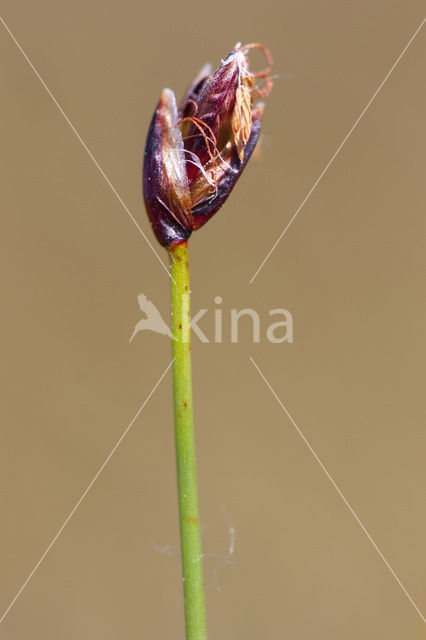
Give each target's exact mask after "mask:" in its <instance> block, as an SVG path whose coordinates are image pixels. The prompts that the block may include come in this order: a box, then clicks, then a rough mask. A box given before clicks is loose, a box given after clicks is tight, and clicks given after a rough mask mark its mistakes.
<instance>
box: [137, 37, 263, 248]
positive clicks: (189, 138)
mask: <svg viewBox="0 0 426 640" xmlns="http://www.w3.org/2000/svg"><path fill="white" fill-rule="evenodd" d="M256 47H258V48H261V49H262V50H263V51H264V53H265V55H266V58H267V60H268V68H267V69H265V70H264V71H261V72H258V73H251V72H250V70H249V62H248V57H247V51H248V50H249V49H252V48H256ZM271 66H272V59H271V55H270V53H269V51H268V50H267V49H266V48H265V47H263V46H262V45H258V44H249V45H245V46H241V45H240V44H237V45H236V46H235V47H234V48H233V49H232V51H231V53H230V54H229V55H228V57H227V58H226V59H225V60H223V61H222V63H221V65H220V66H219V68H218V69H217V70H216V71H214V72H212V70H211V67H210V65H206V66H205V67H203V69H202V70H201V72H200V73H199V75H198V76H197V77H196V78H195V80H194V82H193V83H192V85H191V86H190V87H189V89H188V91H187V93H186V95H185V97H184V99H183V100H182V102H181V104H180V106H179V108H178V107H177V105H176V100H175V96H174V93H173V91H171V90H170V89H164V91H163V93H162V95H161V98H160V101H159V103H158V105H157V108H156V110H155V112H154V115H153V118H152V121H151V125H150V128H149V131H148V136H147V140H146V146H145V154H144V166H143V192H144V200H145V206H146V210H147V212H148V216H149V219H150V222H151V225H152V227H153V230H154V233H155V235H156V237H157V239H158V241H159V242H160V244H162V245H163V246H165V247H169V246H173V245H176V244H179V243H180V242H184V241H185V240H187V239H188V238H189V236H190V235H191V233H192V231H193V230H196V229H199V228H200V227H201V226H202V225H203V224H205V222H207V221H208V220H209V219H210V218H211V216H212V215H213V214H214V213H216V211H217V210H218V209H219V208H220V207H221V206H222V204H223V203H224V202H225V200H226V198H227V197H228V195H229V194H230V192H231V190H232V188H233V187H234V185H235V183H236V181H237V179H238V178H239V176H240V175H241V173H242V171H243V169H244V167H245V166H246V164H247V161H248V159H249V158H250V155H251V153H252V151H253V149H254V147H255V145H256V142H257V140H258V137H259V132H260V123H261V119H262V115H263V108H264V105H263V102H261V101H259V98H262V97H265V96H267V95H268V94H269V92H270V90H271V88H272V80H271V78H270V76H269V74H270V71H271ZM259 78H262V79H264V80H265V85H264V87H263V89H260V88H259V87H258V86H257V85H256V81H257V79H259Z"/></svg>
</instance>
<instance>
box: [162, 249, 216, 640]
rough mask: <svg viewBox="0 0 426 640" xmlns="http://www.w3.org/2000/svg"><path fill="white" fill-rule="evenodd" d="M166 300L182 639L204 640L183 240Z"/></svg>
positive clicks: (176, 251) (174, 251)
mask: <svg viewBox="0 0 426 640" xmlns="http://www.w3.org/2000/svg"><path fill="white" fill-rule="evenodd" d="M169 253H170V274H171V276H172V278H171V294H172V295H171V303H172V333H173V337H174V339H173V340H172V343H173V358H174V360H173V398H174V411H175V442H176V462H177V481H178V500H179V519H180V536H181V552H182V575H183V593H184V602H185V624H186V639H187V640H205V639H206V638H207V633H206V620H205V608H204V592H203V569H202V562H201V560H202V559H201V534H200V522H199V516H198V489H197V469H196V458H195V442H194V425H193V415H192V378H191V340H190V331H191V329H190V306H189V293H190V292H189V269H188V245H187V243H186V242H184V243H181V244H179V245H178V246H176V247H172V248H170V249H169Z"/></svg>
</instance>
